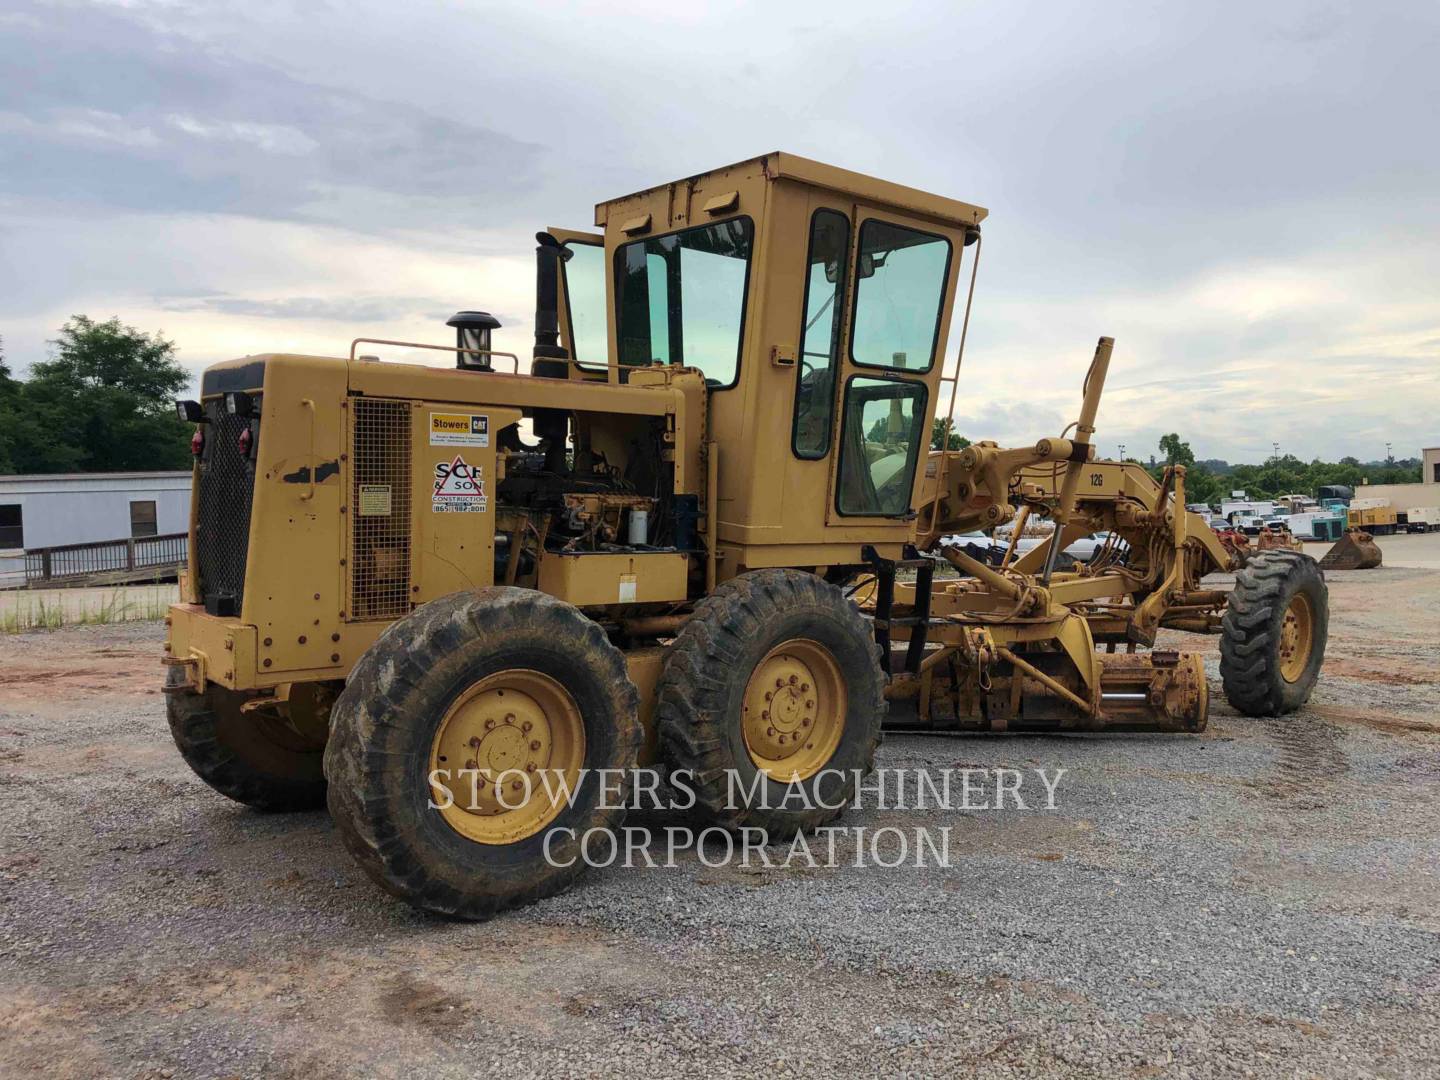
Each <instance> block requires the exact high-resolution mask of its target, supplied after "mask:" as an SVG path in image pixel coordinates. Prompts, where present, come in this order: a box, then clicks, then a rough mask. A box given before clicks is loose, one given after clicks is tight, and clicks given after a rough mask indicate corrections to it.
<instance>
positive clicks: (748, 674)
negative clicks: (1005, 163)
mask: <svg viewBox="0 0 1440 1080" xmlns="http://www.w3.org/2000/svg"><path fill="white" fill-rule="evenodd" d="M985 216H986V211H985V210H983V209H981V208H980V207H978V206H974V205H971V204H968V203H964V202H959V201H957V200H954V199H949V198H944V197H940V196H937V195H931V194H927V193H925V192H922V191H918V190H915V189H913V188H908V187H904V186H901V185H899V184H894V183H889V182H886V181H882V180H877V179H873V178H870V177H867V176H862V175H859V174H856V173H853V172H848V171H845V170H842V169H838V168H833V167H831V166H827V165H822V164H819V163H817V162H813V161H808V160H806V159H804V158H799V157H795V156H792V155H789V154H782V153H774V154H767V155H765V156H763V157H759V158H755V159H753V160H750V161H745V162H742V163H740V164H737V165H732V166H729V167H727V168H722V169H717V170H715V171H713V172H708V173H704V174H701V175H698V176H692V177H690V178H688V179H685V180H680V181H677V182H675V183H670V184H665V185H662V186H659V187H655V188H651V189H648V190H646V191H641V192H638V193H636V194H633V195H628V196H625V197H623V198H618V199H612V200H610V201H608V202H604V203H601V204H600V205H599V206H598V207H597V208H596V214H595V224H596V226H597V227H598V229H599V231H596V232H581V231H573V230H562V229H551V230H549V231H547V232H543V233H540V234H539V235H538V238H537V241H538V246H537V249H536V273H537V289H536V316H535V346H534V352H533V358H532V359H531V360H530V364H529V370H528V372H525V373H522V372H520V371H519V370H518V369H519V367H520V361H519V358H518V357H517V356H515V355H514V354H511V353H504V352H501V351H499V350H496V349H494V348H493V347H492V342H491V335H492V332H493V331H494V330H495V329H496V328H497V326H498V322H497V320H495V319H494V318H493V317H491V316H489V315H487V314H486V313H484V312H477V311H464V312H460V313H459V314H457V315H456V316H455V317H454V318H453V319H451V320H450V325H451V326H452V327H453V328H454V332H455V335H456V338H455V344H454V345H450V344H445V345H420V344H407V343H404V342H395V341H383V340H363V339H362V340H357V341H356V342H354V343H353V344H352V346H351V350H350V356H349V357H348V358H340V359H336V358H325V357H313V356H296V355H288V354H271V355H263V356H249V357H245V358H243V359H240V360H235V361H230V362H227V363H221V364H217V365H215V366H214V367H212V368H210V369H209V370H207V371H206V372H205V373H204V377H203V381H202V389H201V395H200V401H198V402H193V401H192V402H182V403H180V409H181V412H182V415H185V416H187V417H188V418H190V419H192V420H197V421H198V423H197V429H196V430H197V435H196V438H195V442H194V444H193V445H194V448H195V450H196V455H197V456H196V461H195V486H196V498H195V500H194V506H195V518H194V521H193V524H192V543H191V548H190V550H191V552H192V557H191V565H190V568H189V573H188V575H187V577H186V580H185V581H184V583H183V599H184V602H183V603H181V604H178V605H177V606H175V607H174V608H173V609H172V610H171V612H170V616H169V619H168V623H169V628H168V635H167V641H166V652H167V663H168V664H169V665H170V669H169V673H168V678H167V687H166V689H167V692H168V695H169V697H168V704H169V717H170V724H171V729H172V731H173V733H174V736H175V740H176V742H177V744H178V745H179V747H180V750H181V752H182V753H183V754H184V756H185V758H186V760H187V761H188V762H189V763H190V765H191V766H192V767H193V768H194V769H195V771H196V772H197V773H198V774H199V775H200V776H201V777H202V778H204V779H205V780H206V781H207V782H208V783H210V784H211V785H212V786H213V787H215V788H216V789H218V790H219V791H221V792H223V793H224V794H226V795H229V796H230V797H232V798H235V799H238V800H240V801H242V802H245V803H248V804H250V805H252V806H256V807H260V808H264V809H271V810H280V809H298V808H302V807H312V806H318V805H321V804H322V803H323V802H325V801H326V800H327V799H328V804H329V807H330V810H331V813H332V814H333V816H334V818H335V821H336V823H337V825H338V827H339V832H340V835H341V836H342V838H343V839H344V842H345V844H346V845H347V847H348V848H349V849H350V850H351V851H352V852H353V853H354V855H355V857H356V858H357V859H358V860H359V862H360V864H361V865H362V866H363V867H364V868H365V870H366V871H367V872H368V873H369V874H370V875H371V876H372V877H374V879H375V880H376V881H377V882H378V883H379V884H380V885H382V886H383V887H384V888H386V889H388V890H389V891H390V892H392V893H394V894H396V895H398V896H400V897H403V898H404V899H406V900H408V901H410V902H411V903H413V904H416V905H418V906H420V907H423V908H427V909H430V910H433V911H438V912H444V913H448V914H452V915H458V916H463V917H472V918H474V917H483V916H486V915H489V914H491V913H493V912H495V911H497V910H500V909H503V908H505V907H508V906H511V905H514V904H517V903H521V902H525V901H527V900H530V899H534V898H536V897H540V896H544V895H548V894H551V893H554V892H556V891H558V890H559V889H561V888H564V887H565V886H566V885H567V884H569V883H570V882H571V881H572V880H573V879H574V878H575V877H576V875H577V874H578V873H580V871H581V869H582V868H583V865H584V864H583V860H578V859H574V858H573V855H574V854H575V844H576V840H575V838H576V837H577V836H580V835H583V834H584V832H585V831H586V830H587V829H591V828H596V827H613V826H615V825H618V824H619V823H620V821H621V818H622V816H623V810H620V809H615V807H616V806H619V805H625V804H629V803H631V802H633V801H634V800H633V799H632V797H631V796H632V795H633V794H634V791H633V788H632V785H633V784H634V772H633V770H634V769H635V768H636V767H637V766H644V765H652V764H654V765H657V766H659V767H660V768H661V769H662V770H669V774H670V776H671V777H672V779H674V778H678V777H684V776H689V777H691V778H692V780H691V785H692V786H693V788H694V790H695V797H696V806H695V808H694V810H693V814H694V815H696V816H698V817H699V818H700V819H701V821H702V822H706V823H710V824H715V825H719V826H723V827H727V828H735V827H740V826H747V827H763V828H765V829H768V830H769V831H770V833H771V835H772V836H773V837H776V838H779V837H784V836H787V835H789V834H792V833H794V832H795V831H796V830H801V829H808V828H811V827H814V826H817V825H819V824H821V823H823V822H825V821H828V820H830V819H831V818H833V817H835V816H836V815H837V814H838V813H839V812H840V811H839V810H838V809H835V807H839V806H841V805H843V804H844V802H845V800H846V797H847V796H848V795H849V794H850V792H851V791H852V790H853V788H854V785H855V783H856V782H857V781H856V777H857V776H859V775H863V773H865V772H866V771H868V770H869V769H870V768H871V767H872V765H873V763H874V757H875V749H876V746H877V744H878V742H879V740H880V734H881V720H882V716H883V715H884V714H885V713H886V711H887V708H890V709H893V711H894V715H895V716H896V718H897V720H898V721H902V722H904V723H905V724H907V725H909V726H916V725H918V726H922V727H930V728H944V729H956V730H967V731H971V730H988V731H1000V730H1010V731H1022V730H1023V731H1052V730H1091V731H1094V730H1132V731H1133V730H1160V731H1173V732H1197V731H1200V730H1201V729H1203V727H1204V726H1205V722H1206V714H1207V707H1208V691H1207V685H1206V679H1205V671H1204V668H1203V666H1202V664H1201V662H1200V659H1199V657H1198V656H1196V655H1192V654H1185V653H1180V652H1176V651H1174V650H1172V649H1168V648H1154V646H1155V644H1156V640H1157V639H1156V635H1157V633H1158V632H1159V631H1160V630H1162V629H1171V630H1180V631H1190V632H1194V633H1204V634H1220V635H1221V660H1220V669H1221V674H1222V678H1223V684H1224V689H1225V693H1226V696H1227V697H1228V699H1229V700H1230V702H1231V703H1232V704H1233V705H1234V706H1235V707H1236V708H1238V709H1239V710H1240V711H1242V712H1244V713H1246V714H1250V715H1257V716H1259V715H1273V714H1277V713H1282V712H1288V711H1290V710H1292V709H1295V708H1297V707H1298V706H1299V705H1300V704H1301V703H1303V702H1304V701H1305V700H1306V698H1307V697H1308V695H1309V693H1310V690H1311V687H1312V685H1313V684H1314V682H1315V678H1316V675H1317V672H1318V670H1319V667H1320V663H1321V659H1322V656H1323V653H1324V645H1325V635H1326V612H1327V607H1326V603H1327V597H1326V589H1325V585H1324V581H1323V578H1322V576H1321V574H1320V572H1319V570H1318V568H1317V567H1316V565H1315V563H1314V561H1313V560H1312V559H1309V558H1307V557H1305V556H1304V555H1302V554H1298V553H1296V552H1293V551H1289V550H1270V551H1262V552H1259V553H1257V554H1255V555H1254V556H1253V557H1251V559H1250V560H1249V562H1248V564H1247V565H1246V566H1245V567H1244V568H1243V569H1241V568H1238V567H1236V566H1235V565H1234V563H1233V561H1232V556H1231V553H1230V552H1229V551H1228V550H1227V549H1226V548H1225V547H1223V546H1222V545H1221V543H1220V542H1219V540H1218V539H1217V538H1216V536H1215V534H1214V533H1213V532H1212V531H1211V530H1210V529H1209V528H1208V527H1207V526H1206V525H1205V523H1204V522H1203V520H1201V519H1200V518H1199V517H1197V516H1196V515H1195V514H1193V513H1189V512H1187V511H1186V509H1185V470H1184V469H1183V468H1179V467H1176V468H1171V469H1168V470H1166V472H1165V474H1164V478H1163V480H1162V481H1161V482H1159V483H1156V482H1155V481H1154V480H1153V479H1152V478H1151V477H1150V476H1149V475H1148V474H1147V473H1146V472H1145V471H1144V470H1143V469H1142V468H1140V467H1139V466H1138V465H1135V464H1131V463H1127V462H1118V461H1102V460H1098V459H1097V458H1096V457H1095V451H1094V444H1093V441H1092V437H1093V435H1094V433H1095V425H1096V417H1097V414H1098V410H1099V403H1100V397H1101V391H1102V389H1103V387H1104V384H1105V379H1106V375H1107V372H1108V368H1109V364H1110V360H1111V353H1112V346H1113V343H1112V341H1111V340H1110V339H1109V338H1101V339H1100V340H1099V344H1098V346H1097V347H1096V348H1095V351H1094V357H1093V360H1092V362H1091V364H1090V368H1089V373H1088V375H1087V377H1086V379H1085V382H1084V385H1083V387H1082V394H1081V405H1080V411H1079V414H1078V417H1077V420H1076V422H1075V423H1074V424H1073V425H1071V428H1070V429H1067V431H1065V432H1061V433H1058V434H1054V435H1050V436H1047V437H1044V438H1040V439H1039V440H1038V441H1036V442H1035V443H1034V444H1032V445H1029V446H1022V447H1013V448H1004V447H1001V446H999V445H997V444H995V443H993V442H979V443H977V444H975V445H973V446H969V447H967V448H965V449H963V450H959V451H941V450H933V449H931V448H930V447H931V437H932V425H933V423H934V421H935V418H936V417H937V416H938V415H942V414H941V412H940V409H941V407H942V405H943V407H944V413H943V415H944V417H945V421H944V424H943V428H944V432H943V437H942V439H941V440H940V442H939V444H938V445H940V446H947V445H948V436H949V430H950V426H951V423H950V419H949V418H950V416H951V415H952V414H953V412H954V410H955V405H956V396H957V388H958V374H959V354H960V352H961V351H963V344H964V337H965V326H966V325H967V324H968V318H969V311H970V300H971V298H972V297H973V295H974V285H975V278H976V269H977V266H978V262H979V256H980V251H981V247H982V244H981V233H980V229H981V222H982V221H983V219H984V218H985ZM962 298H963V304H957V299H962ZM957 308H959V324H958V333H957V334H953V335H952V329H953V328H954V327H953V324H954V323H955V319H954V317H953V316H954V315H955V313H956V309H957ZM952 336H955V337H958V339H959V341H960V349H958V350H957V351H956V354H955V357H954V360H953V362H951V363H948V364H947V363H946V362H945V360H944V358H945V356H946V346H947V342H948V341H949V340H950V339H951V337H952ZM397 347H399V348H403V349H406V350H409V352H408V354H407V355H408V356H410V357H421V356H426V355H429V356H432V357H438V356H443V355H445V354H450V355H451V356H453V357H454V358H455V366H454V368H440V367H431V366H423V365H421V364H418V363H399V362H385V361H382V360H380V359H379V358H378V356H379V354H380V353H381V352H383V351H387V350H394V349H396V348H397ZM425 350H432V351H431V352H428V353H427V352H425ZM1031 518H1036V519H1040V518H1048V519H1050V521H1051V522H1052V523H1053V525H1054V528H1053V532H1052V539H1051V540H1050V541H1049V542H1047V543H1044V544H1041V545H1040V546H1038V547H1036V548H1035V549H1033V550H1031V551H1029V552H1027V553H1025V554H1024V555H1021V556H1018V557H1016V555H1015V553H1014V551H1013V549H1012V551H1011V552H1010V553H1009V554H1008V555H1007V557H1006V558H1005V560H1004V561H1003V563H1002V564H1001V565H999V566H991V565H987V564H985V563H982V562H979V561H977V560H976V559H975V558H973V557H972V556H971V555H969V554H968V553H967V552H966V551H965V550H964V549H963V547H962V546H961V544H960V543H954V542H951V538H954V537H955V536H956V535H957V534H960V533H964V532H966V531H968V530H976V529H982V530H988V529H993V528H994V527H995V526H998V525H1002V524H1006V523H1012V524H1013V526H1014V528H1013V530H1012V535H1014V536H1019V535H1020V534H1021V533H1022V532H1023V531H1024V525H1025V523H1026V521H1028V520H1029V519H1031ZM1100 530H1103V531H1105V532H1106V533H1108V536H1109V539H1108V541H1107V542H1106V544H1105V546H1104V547H1103V548H1102V549H1101V551H1100V552H1099V553H1098V555H1097V557H1096V558H1095V559H1094V560H1092V561H1091V562H1089V563H1088V564H1086V565H1082V566H1079V567H1076V568H1074V569H1068V570H1062V569H1060V566H1061V561H1060V558H1059V556H1060V553H1061V552H1062V551H1063V549H1064V548H1065V547H1066V546H1067V545H1068V544H1070V543H1071V542H1073V540H1074V539H1075V538H1077V537H1079V536H1082V535H1087V534H1090V533H1093V532H1097V531H1100ZM1227 570H1235V571H1236V577H1235V586H1234V589H1233V590H1229V589H1226V588H1224V587H1221V586H1220V585H1215V584H1213V583H1212V584H1207V583H1206V582H1205V581H1204V580H1202V579H1204V578H1205V577H1206V576H1207V575H1209V574H1211V573H1213V572H1216V571H1227ZM857 600H858V601H860V602H859V603H857V602H856V601H857ZM602 769H610V770H620V772H618V773H614V774H611V776H612V777H613V776H620V777H622V779H620V780H619V781H618V782H617V783H618V786H615V784H613V783H612V784H611V790H610V792H609V795H608V796H605V795H602V785H603V784H605V783H607V782H608V781H606V780H605V778H604V777H603V776H602V775H601V774H600V773H599V772H598V770H602ZM456 776H461V777H463V776H468V777H469V783H468V785H467V784H466V783H464V782H463V781H458V782H454V783H448V782H447V780H448V779H449V778H452V777H456ZM727 776H734V777H737V778H739V781H740V783H739V790H740V791H742V792H744V793H746V797H745V798H744V799H742V800H741V801H739V802H736V801H735V800H734V798H733V795H734V789H733V788H731V787H730V786H729V785H727V783H726V778H727ZM537 777H539V778H541V779H542V780H545V781H547V782H545V783H535V782H533V781H534V780H535V778H537ZM550 781H553V782H554V783H553V784H552V783H551V782H550ZM567 790H568V792H569V795H570V797H568V798H567V797H566V794H565V793H566V791H567ZM797 793H798V795H799V796H800V797H799V798H790V799H786V798H785V796H786V795H795V794H797Z"/></svg>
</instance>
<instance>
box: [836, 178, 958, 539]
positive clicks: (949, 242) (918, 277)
mask: <svg viewBox="0 0 1440 1080" xmlns="http://www.w3.org/2000/svg"><path fill="white" fill-rule="evenodd" d="M854 222H855V238H854V243H853V245H852V250H853V254H852V259H851V266H850V277H849V293H850V298H849V310H850V315H849V319H848V322H847V326H846V332H845V341H844V347H843V349H842V357H843V362H842V364H841V366H840V371H841V375H842V379H841V385H840V398H839V408H838V416H837V418H836V422H835V429H834V431H835V435H834V442H835V447H836V452H835V455H834V462H833V465H832V468H831V473H830V497H829V500H828V506H827V509H826V521H827V523H828V524H831V525H845V526H865V527H867V528H869V529H874V530H880V531H881V533H883V530H884V529H885V527H886V526H887V525H889V526H893V527H896V529H897V531H901V530H907V531H908V528H909V522H910V521H911V520H912V519H913V517H914V515H915V511H914V509H913V508H914V505H915V491H916V483H917V472H918V467H919V464H920V462H921V460H922V459H923V457H924V455H925V451H926V449H927V448H928V446H929V444H930V429H931V425H932V418H933V416H934V415H935V396H936V391H937V389H938V384H939V379H940V371H941V366H942V357H943V355H944V349H945V340H946V335H947V333H948V331H949V321H950V310H951V307H952V305H953V301H954V292H955V279H956V266H957V263H958V258H959V256H958V252H960V250H961V245H962V243H963V237H962V235H961V234H960V232H959V231H958V230H956V229H952V228H947V227H944V226H940V225H936V224H933V223H930V222H926V221H923V220H920V219H915V218H909V217H907V216H905V215H903V214H897V213H893V212H891V211H888V210H879V209H875V208H872V207H868V206H865V205H863V204H857V205H856V206H855V208H854ZM879 535H880V534H877V538H879Z"/></svg>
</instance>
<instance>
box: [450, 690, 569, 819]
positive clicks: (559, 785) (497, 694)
mask: <svg viewBox="0 0 1440 1080" xmlns="http://www.w3.org/2000/svg"><path fill="white" fill-rule="evenodd" d="M584 761H585V724H584V721H583V720H582V719H581V717H580V710H579V708H578V707H577V706H576V705H575V699H574V698H572V697H571V696H570V692H569V691H568V690H566V689H565V688H564V687H563V686H561V685H560V684H559V683H558V682H556V681H555V680H554V679H552V678H550V676H548V675H542V674H541V673H540V672H538V671H523V670H518V669H517V670H511V671H501V672H497V673H496V674H494V675H490V676H487V677H486V678H484V679H481V680H480V681H479V682H477V683H475V684H474V685H473V686H471V687H470V688H469V689H468V690H466V691H465V692H464V693H463V694H461V695H460V697H459V698H458V699H456V701H455V703H454V704H453V705H451V706H450V709H449V711H448V712H447V713H446V714H445V718H444V719H443V720H441V721H440V726H439V728H438V729H437V730H436V732H435V738H434V741H433V742H432V743H431V746H430V772H429V774H428V775H429V776H431V777H438V779H439V780H440V781H442V782H443V784H444V788H442V787H441V786H440V785H439V784H437V783H436V782H435V780H433V779H432V780H431V781H430V785H431V794H432V798H433V801H434V803H435V805H436V806H437V807H439V808H440V809H439V813H440V814H441V816H442V817H444V819H445V821H446V822H447V823H448V824H449V825H450V827H451V828H453V829H454V830H455V831H456V832H458V833H459V834H460V835H461V836H464V837H466V838H467V839H470V840H474V841H475V842H476V843H477V844H513V843H516V842H518V841H520V840H524V839H525V838H526V837H527V836H534V835H535V834H536V833H538V832H540V830H542V829H544V828H545V827H546V826H547V825H549V824H550V823H551V822H552V821H554V820H555V819H556V818H557V817H558V816H559V815H560V811H561V810H563V809H565V805H566V800H565V795H564V792H565V791H573V790H574V788H575V785H576V784H577V783H578V781H579V776H580V767H581V765H582V764H583V763H584ZM547 781H548V788H547ZM445 788H448V789H449V794H448V796H447V794H446V791H445V790H444V789H445ZM552 794H553V797H552Z"/></svg>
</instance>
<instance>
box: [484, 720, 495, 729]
mask: <svg viewBox="0 0 1440 1080" xmlns="http://www.w3.org/2000/svg"><path fill="white" fill-rule="evenodd" d="M494 726H495V721H494V720H493V719H491V720H486V721H485V730H486V731H489V730H490V729H491V728H493V727H494Z"/></svg>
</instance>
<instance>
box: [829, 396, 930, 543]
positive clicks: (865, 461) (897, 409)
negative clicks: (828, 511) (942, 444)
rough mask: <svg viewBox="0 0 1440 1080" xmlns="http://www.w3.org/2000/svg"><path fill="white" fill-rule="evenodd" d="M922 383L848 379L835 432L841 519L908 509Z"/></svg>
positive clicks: (919, 435) (920, 434)
mask: <svg viewBox="0 0 1440 1080" xmlns="http://www.w3.org/2000/svg"><path fill="white" fill-rule="evenodd" d="M925 395H926V390H925V386H924V384H923V383H916V382H902V381H900V380H896V379H879V378H870V377H868V376H864V375H856V376H853V377H852V378H851V379H850V381H849V382H848V383H847V384H846V386H845V418H844V422H843V423H842V424H841V429H840V467H839V473H840V480H839V485H838V487H837V490H836V494H835V506H836V509H838V510H839V511H840V513H842V514H869V515H875V516H882V517H897V516H900V515H902V514H905V513H907V512H908V511H909V509H910V492H911V489H912V487H913V486H914V480H915V462H916V460H917V459H918V458H919V454H920V447H921V445H922V443H923V442H924V435H925V432H924V430H923V429H924V426H925V404H926V398H925Z"/></svg>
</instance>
